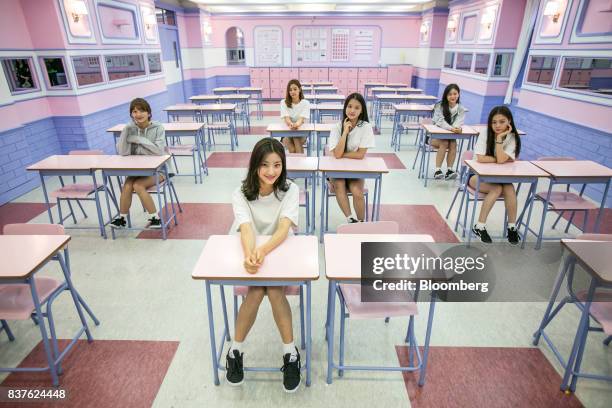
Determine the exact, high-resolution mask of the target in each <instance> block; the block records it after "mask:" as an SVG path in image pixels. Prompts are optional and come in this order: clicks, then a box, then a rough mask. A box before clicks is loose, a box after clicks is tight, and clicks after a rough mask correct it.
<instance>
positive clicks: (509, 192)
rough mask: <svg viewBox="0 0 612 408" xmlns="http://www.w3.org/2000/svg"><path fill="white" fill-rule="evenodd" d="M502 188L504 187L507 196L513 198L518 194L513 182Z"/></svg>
mask: <svg viewBox="0 0 612 408" xmlns="http://www.w3.org/2000/svg"><path fill="white" fill-rule="evenodd" d="M502 188H503V190H502V191H503V192H504V196H505V197H508V198H512V197H515V196H516V193H515V191H514V185H513V184H504V185H503V186H502Z"/></svg>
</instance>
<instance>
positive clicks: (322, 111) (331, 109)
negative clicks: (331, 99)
mask: <svg viewBox="0 0 612 408" xmlns="http://www.w3.org/2000/svg"><path fill="white" fill-rule="evenodd" d="M310 109H311V110H314V112H315V113H314V118H313V119H314V120H313V122H317V123H319V122H321V121H322V120H323V117H324V116H331V117H332V118H334V119H338V121H340V119H339V118H341V117H342V110H343V109H344V105H342V104H341V103H318V104H313V105H310Z"/></svg>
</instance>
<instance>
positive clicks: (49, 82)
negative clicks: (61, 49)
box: [38, 55, 73, 91]
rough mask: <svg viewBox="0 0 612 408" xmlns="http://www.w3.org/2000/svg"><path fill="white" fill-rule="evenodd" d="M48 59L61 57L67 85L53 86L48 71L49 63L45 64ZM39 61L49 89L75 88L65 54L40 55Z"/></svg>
mask: <svg viewBox="0 0 612 408" xmlns="http://www.w3.org/2000/svg"><path fill="white" fill-rule="evenodd" d="M46 59H60V60H61V61H62V65H64V73H65V74H66V85H65V86H52V85H51V81H49V72H48V71H47V65H46V64H45V60H46ZM38 63H39V64H40V70H41V72H42V76H43V78H44V79H45V87H46V88H47V90H48V91H65V90H69V89H73V86H72V81H71V79H70V71H69V70H68V67H69V65H68V64H67V63H66V57H65V56H64V55H40V56H38Z"/></svg>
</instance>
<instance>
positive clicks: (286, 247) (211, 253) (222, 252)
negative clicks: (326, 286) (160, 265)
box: [191, 235, 319, 386]
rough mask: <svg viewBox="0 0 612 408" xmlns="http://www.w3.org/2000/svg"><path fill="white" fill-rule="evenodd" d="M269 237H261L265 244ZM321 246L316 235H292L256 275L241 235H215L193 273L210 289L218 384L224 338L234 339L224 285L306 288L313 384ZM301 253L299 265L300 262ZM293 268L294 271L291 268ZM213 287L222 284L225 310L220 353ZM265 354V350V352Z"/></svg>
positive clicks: (210, 321) (308, 373) (210, 323)
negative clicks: (314, 284) (314, 285)
mask: <svg viewBox="0 0 612 408" xmlns="http://www.w3.org/2000/svg"><path fill="white" fill-rule="evenodd" d="M267 239H269V237H268V236H260V237H257V242H258V244H259V243H262V242H265V241H266V240H267ZM318 250H319V245H318V243H317V239H316V238H315V237H313V236H289V237H287V239H286V240H285V241H284V242H283V243H282V244H281V245H280V246H278V247H277V248H276V249H275V250H274V251H272V252H271V253H270V254H268V256H267V257H266V259H265V261H264V264H263V265H262V266H261V268H260V269H259V271H258V272H257V273H256V274H250V273H247V272H246V271H245V270H244V266H243V260H244V252H243V251H242V246H241V244H240V235H213V236H211V237H210V238H209V239H208V241H207V242H206V246H205V247H204V250H203V251H202V254H201V255H200V258H199V259H198V261H197V263H196V265H195V267H194V269H193V273H192V275H191V276H192V278H193V279H196V280H204V281H205V284H206V285H205V286H206V287H205V288H206V305H207V309H208V326H209V334H210V346H211V354H212V361H213V375H214V379H215V380H214V381H215V385H219V384H220V382H219V370H223V369H224V368H223V366H222V365H220V361H221V358H223V345H224V339H226V340H228V341H229V340H230V335H229V325H228V322H227V312H226V310H227V309H226V307H225V292H224V289H223V285H247V286H288V285H301V286H306V364H305V365H304V367H302V368H306V385H307V386H310V384H311V369H312V367H311V354H312V353H311V350H312V339H311V336H312V324H311V285H310V283H311V281H313V280H317V279H319V255H318ZM296 254H299V256H298V258H299V262H296ZM287 265H290V268H289V269H288V268H287ZM211 285H220V288H221V301H222V306H223V310H224V320H225V329H224V331H223V337H221V340H220V343H221V344H220V346H221V347H220V348H219V351H218V352H217V346H216V342H215V325H214V324H215V323H214V315H213V308H212V296H211V289H210V287H211ZM262 352H263V350H262ZM245 371H273V372H276V371H278V367H274V368H255V367H245Z"/></svg>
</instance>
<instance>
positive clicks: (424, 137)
mask: <svg viewBox="0 0 612 408" xmlns="http://www.w3.org/2000/svg"><path fill="white" fill-rule="evenodd" d="M421 128H422V129H423V132H421V136H420V140H419V142H418V144H419V146H418V148H419V150H418V151H417V156H416V157H415V161H416V160H417V158H418V157H419V154H420V155H421V162H420V165H419V172H418V177H419V178H421V177H423V181H424V185H425V187H427V180H428V179H429V156H430V155H429V153H430V152H431V151H430V150H429V149H431V147H430V145H429V143H428V140H431V139H443V140H457V141H460V143H458V145H459V146H457V159H455V160H456V161H457V164H456V166H455V171H458V170H459V162H460V161H461V153H462V152H463V141H464V140H467V141H468V147H467V148H468V149H471V147H472V141H473V140H474V138H475V137H476V136H478V132H477V131H476V130H475V129H473V128H472V127H471V126H466V125H464V126H462V127H461V133H454V132H451V131H450V130H446V129H442V128H441V127H438V126H436V125H433V124H423V125H421ZM428 138H429V139H428Z"/></svg>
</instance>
